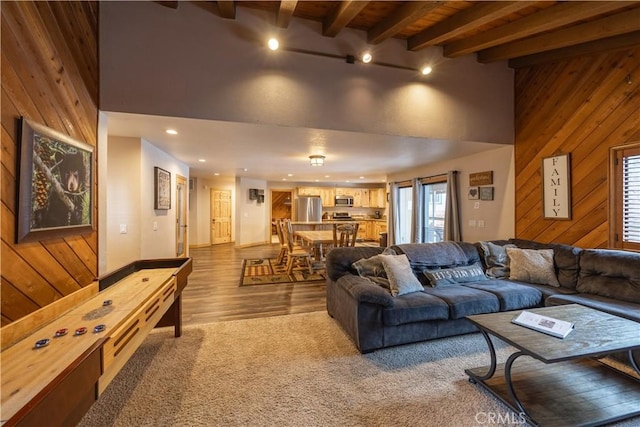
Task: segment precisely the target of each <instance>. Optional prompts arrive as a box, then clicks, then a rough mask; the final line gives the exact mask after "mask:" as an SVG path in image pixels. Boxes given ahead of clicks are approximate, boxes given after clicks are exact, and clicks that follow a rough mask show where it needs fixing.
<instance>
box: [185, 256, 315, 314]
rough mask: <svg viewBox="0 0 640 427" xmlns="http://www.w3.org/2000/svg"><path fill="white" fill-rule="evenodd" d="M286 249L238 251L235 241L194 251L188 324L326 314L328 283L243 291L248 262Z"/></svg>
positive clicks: (187, 294) (187, 292)
mask: <svg viewBox="0 0 640 427" xmlns="http://www.w3.org/2000/svg"><path fill="white" fill-rule="evenodd" d="M279 249H280V246H279V245H278V244H267V245H261V246H253V247H249V248H240V249H238V248H235V246H234V244H233V243H225V244H220V245H213V246H210V247H206V248H193V249H190V256H191V257H192V258H193V272H192V273H191V275H190V276H189V284H188V285H187V287H186V288H185V290H184V291H183V293H182V319H183V324H184V325H193V324H199V323H211V322H220V321H225V320H235V319H248V318H256V317H268V316H279V315H285V314H293V313H306V312H312V311H322V310H326V298H325V282H318V281H316V282H298V283H295V285H294V284H293V283H289V284H273V285H255V286H243V287H240V286H239V283H240V272H241V269H242V260H243V259H245V258H260V257H276V256H277V255H278V251H279Z"/></svg>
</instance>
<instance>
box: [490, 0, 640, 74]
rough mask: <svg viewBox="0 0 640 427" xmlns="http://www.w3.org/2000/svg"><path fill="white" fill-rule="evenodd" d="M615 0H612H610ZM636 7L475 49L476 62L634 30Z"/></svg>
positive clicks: (639, 14) (637, 18)
mask: <svg viewBox="0 0 640 427" xmlns="http://www.w3.org/2000/svg"><path fill="white" fill-rule="evenodd" d="M612 3H616V2H612ZM639 22H640V9H632V10H629V11H627V12H622V13H618V14H617V15H612V16H608V17H606V18H602V19H598V20H597V21H591V22H587V23H584V24H580V25H575V26H572V27H570V28H565V29H563V30H558V31H553V32H550V33H545V34H541V35H539V36H535V37H530V38H527V39H524V40H518V41H514V42H511V43H507V44H504V45H500V46H496V47H492V48H489V49H486V50H482V51H480V52H478V61H479V62H493V61H500V60H503V59H508V58H514V57H519V56H525V55H530V54H534V53H539V52H545V51H548V50H553V49H559V48H563V47H567V46H571V45H575V44H579V43H586V42H590V41H593V40H598V39H602V38H606V37H613V36H617V35H620V34H625V33H631V32H635V31H637V30H638V23H639Z"/></svg>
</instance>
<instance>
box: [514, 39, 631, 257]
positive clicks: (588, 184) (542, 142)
mask: <svg viewBox="0 0 640 427" xmlns="http://www.w3.org/2000/svg"><path fill="white" fill-rule="evenodd" d="M627 76H630V78H631V83H630V84H629V83H628V81H627ZM515 98H516V102H515V130H516V136H515V141H516V142H515V162H516V172H515V173H516V178H515V179H516V195H515V204H516V236H517V237H519V238H523V239H531V240H538V241H541V242H559V243H566V244H572V245H576V246H580V247H584V248H606V247H608V237H609V236H608V224H609V222H608V205H607V203H608V199H607V198H608V185H609V184H608V159H609V149H610V147H614V146H620V145H624V144H629V143H632V142H637V141H640V99H639V98H640V48H636V49H630V50H623V51H618V52H611V53H607V54H602V55H599V56H589V57H581V58H576V59H572V60H567V61H564V62H557V63H550V64H545V65H539V66H535V67H532V68H526V69H519V70H516V73H515ZM561 153H571V163H572V167H571V179H572V185H571V189H572V208H573V215H572V219H571V220H569V221H567V220H564V221H558V220H550V219H544V218H543V214H542V183H541V169H542V158H543V157H549V156H552V155H555V154H561Z"/></svg>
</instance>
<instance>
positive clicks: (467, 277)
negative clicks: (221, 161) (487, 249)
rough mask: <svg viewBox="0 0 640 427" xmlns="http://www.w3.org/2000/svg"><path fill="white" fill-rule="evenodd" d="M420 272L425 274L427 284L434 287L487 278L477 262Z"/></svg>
mask: <svg viewBox="0 0 640 427" xmlns="http://www.w3.org/2000/svg"><path fill="white" fill-rule="evenodd" d="M422 273H423V274H424V275H425V276H427V279H429V284H430V285H431V286H433V287H434V288H435V287H437V286H449V285H457V284H458V283H469V282H478V281H480V280H487V276H486V275H485V274H484V271H483V270H482V267H481V266H480V264H478V263H476V264H473V265H467V266H464V267H453V268H441V269H436V270H424V271H423V272H422Z"/></svg>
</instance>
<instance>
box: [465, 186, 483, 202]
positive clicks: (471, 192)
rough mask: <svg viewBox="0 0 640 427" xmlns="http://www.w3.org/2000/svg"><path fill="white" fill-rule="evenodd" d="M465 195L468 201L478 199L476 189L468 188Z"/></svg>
mask: <svg viewBox="0 0 640 427" xmlns="http://www.w3.org/2000/svg"><path fill="white" fill-rule="evenodd" d="M467 195H468V196H469V200H478V199H479V198H480V191H479V190H478V187H469V191H468V192H467Z"/></svg>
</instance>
